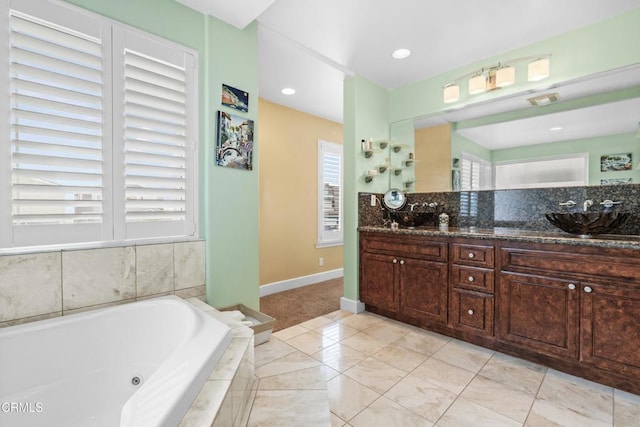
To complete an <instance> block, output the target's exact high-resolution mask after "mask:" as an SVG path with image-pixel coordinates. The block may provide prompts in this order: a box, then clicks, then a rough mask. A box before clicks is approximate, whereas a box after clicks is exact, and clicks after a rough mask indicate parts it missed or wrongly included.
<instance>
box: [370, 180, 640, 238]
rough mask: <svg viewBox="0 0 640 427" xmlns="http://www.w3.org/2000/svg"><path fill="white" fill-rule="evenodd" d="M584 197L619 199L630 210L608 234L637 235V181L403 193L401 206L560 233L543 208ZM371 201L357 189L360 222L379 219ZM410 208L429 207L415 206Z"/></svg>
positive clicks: (467, 221) (481, 224) (475, 223)
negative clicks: (429, 205)
mask: <svg viewBox="0 0 640 427" xmlns="http://www.w3.org/2000/svg"><path fill="white" fill-rule="evenodd" d="M376 196H377V197H378V199H379V200H380V199H381V198H382V194H376ZM588 199H591V200H593V201H594V206H593V207H591V208H589V211H590V212H598V211H599V210H601V209H603V207H602V206H600V205H599V203H600V202H602V201H604V200H607V199H609V200H614V201H621V202H623V203H622V204H621V205H619V207H617V209H618V210H620V211H624V212H630V213H631V215H630V218H629V219H628V220H627V222H626V223H625V224H624V225H623V226H622V227H620V228H619V229H618V230H614V231H613V232H612V234H618V235H640V184H626V185H600V186H588V187H563V188H532V189H520V190H484V191H460V192H439V193H408V194H407V207H406V208H405V209H408V204H409V203H420V204H422V203H424V202H436V203H438V207H437V208H434V209H432V210H435V211H436V212H438V213H440V212H446V213H447V214H449V217H450V219H449V225H450V226H452V227H477V228H493V227H504V228H516V229H523V230H536V231H549V232H560V233H562V231H560V230H558V229H557V228H556V227H555V226H553V225H551V223H549V221H547V219H546V218H545V217H544V214H545V213H547V212H578V211H581V210H582V203H583V202H584V201H585V200H588ZM567 200H573V201H575V202H576V203H577V205H576V206H575V207H574V208H571V209H567V208H562V207H560V206H559V205H558V203H560V202H566V201H567ZM370 202H371V196H370V193H360V194H359V196H358V212H359V225H360V226H381V225H383V223H384V221H383V219H384V218H385V216H384V214H385V211H384V210H383V209H382V208H381V207H380V204H378V203H377V204H376V206H375V207H373V206H371V203H370ZM472 204H476V206H477V209H471V205H472ZM415 209H417V210H423V209H429V208H422V207H416V208H415ZM434 225H435V224H434Z"/></svg>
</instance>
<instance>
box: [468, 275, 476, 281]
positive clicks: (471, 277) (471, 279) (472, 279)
mask: <svg viewBox="0 0 640 427" xmlns="http://www.w3.org/2000/svg"><path fill="white" fill-rule="evenodd" d="M467 280H468V281H470V282H473V281H474V280H476V279H474V278H473V276H469V278H468V279H467Z"/></svg>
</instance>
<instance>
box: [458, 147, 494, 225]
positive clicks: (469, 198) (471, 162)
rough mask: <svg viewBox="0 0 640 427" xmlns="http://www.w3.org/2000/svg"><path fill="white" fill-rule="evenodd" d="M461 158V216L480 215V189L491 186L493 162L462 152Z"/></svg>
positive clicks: (472, 216)
mask: <svg viewBox="0 0 640 427" xmlns="http://www.w3.org/2000/svg"><path fill="white" fill-rule="evenodd" d="M461 157H462V158H461V160H460V164H461V170H460V189H461V191H462V192H461V193H460V216H462V217H471V218H475V217H477V216H478V193H477V191H478V190H488V189H490V188H491V163H490V162H488V161H486V160H483V159H481V158H479V157H476V156H473V155H470V154H468V153H462V156H461Z"/></svg>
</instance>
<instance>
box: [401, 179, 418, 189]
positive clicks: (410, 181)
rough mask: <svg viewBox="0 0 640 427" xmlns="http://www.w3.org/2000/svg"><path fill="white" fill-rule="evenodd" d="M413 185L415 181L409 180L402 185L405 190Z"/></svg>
mask: <svg viewBox="0 0 640 427" xmlns="http://www.w3.org/2000/svg"><path fill="white" fill-rule="evenodd" d="M415 183H416V181H415V180H414V179H409V180H407V181H405V182H403V184H404V186H405V188H409V187H411V186H412V185H413V184H415Z"/></svg>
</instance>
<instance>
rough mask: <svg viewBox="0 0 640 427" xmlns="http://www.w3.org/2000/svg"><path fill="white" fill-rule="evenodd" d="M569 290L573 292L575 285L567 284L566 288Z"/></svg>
mask: <svg viewBox="0 0 640 427" xmlns="http://www.w3.org/2000/svg"><path fill="white" fill-rule="evenodd" d="M567 287H568V288H569V289H571V290H573V289H575V288H576V285H574V284H573V283H569V286H567Z"/></svg>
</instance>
